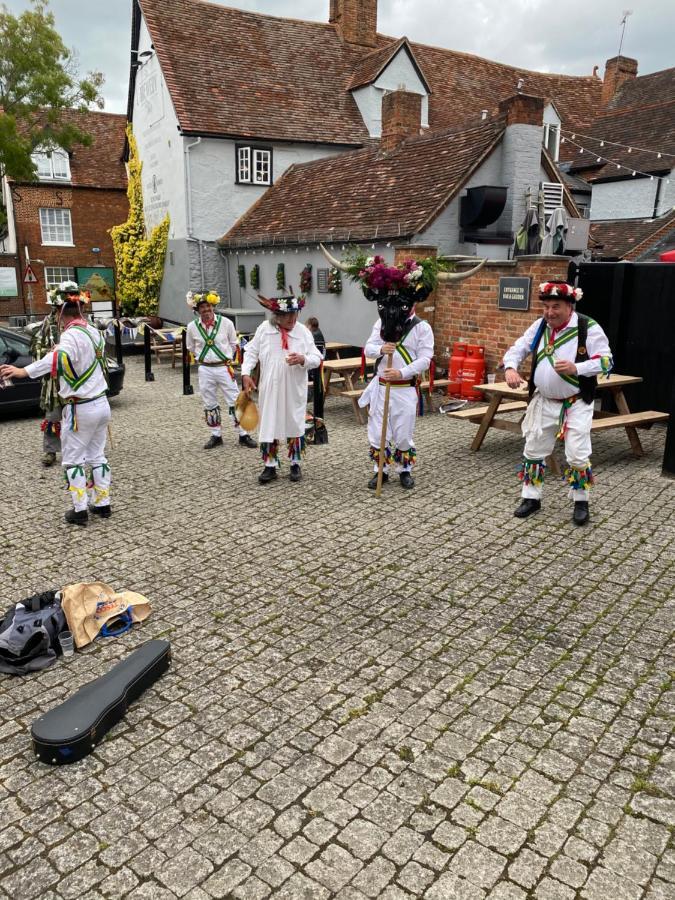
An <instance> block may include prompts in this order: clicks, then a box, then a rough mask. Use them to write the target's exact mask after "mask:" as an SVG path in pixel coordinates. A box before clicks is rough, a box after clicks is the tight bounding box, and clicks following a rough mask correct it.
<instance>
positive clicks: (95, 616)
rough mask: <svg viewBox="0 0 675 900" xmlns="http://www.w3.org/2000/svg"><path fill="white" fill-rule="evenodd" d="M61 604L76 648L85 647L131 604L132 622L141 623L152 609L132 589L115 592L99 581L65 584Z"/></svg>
mask: <svg viewBox="0 0 675 900" xmlns="http://www.w3.org/2000/svg"><path fill="white" fill-rule="evenodd" d="M61 593H62V599H61V606H62V608H63V611H64V613H65V614H66V619H67V621H68V628H69V629H70V631H71V632H72V634H73V639H74V641H75V646H76V647H78V648H79V647H86V645H87V644H90V643H91V642H92V641H93V640H94V638H95V637H96V636H97V635H98V633H99V632H100V630H101V629H102V628H103V626H104V625H105V624H107V623H108V624H109V625H113V623H114V620H115V619H116V618H118V617H119V616H121V615H122V613H123V612H125V611H126V610H127V609H128V608H129V607H131V618H132V621H134V622H143V621H145V619H147V618H148V616H149V615H150V613H151V611H152V607H151V605H150V601H149V600H148V599H147V598H146V597H144V596H143V595H142V594H136V593H135V592H134V591H120V592H119V593H118V592H116V591H115V589H114V588H112V587H110V585H109V584H105V583H104V582H102V581H93V582H78V583H77V584H68V585H66V586H65V587H64V588H63V590H62V592H61Z"/></svg>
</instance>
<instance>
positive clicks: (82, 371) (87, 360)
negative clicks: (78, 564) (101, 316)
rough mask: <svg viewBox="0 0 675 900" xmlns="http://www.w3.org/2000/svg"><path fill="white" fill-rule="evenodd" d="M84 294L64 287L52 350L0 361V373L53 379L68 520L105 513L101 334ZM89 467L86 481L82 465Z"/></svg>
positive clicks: (105, 417) (80, 521) (107, 495)
mask: <svg viewBox="0 0 675 900" xmlns="http://www.w3.org/2000/svg"><path fill="white" fill-rule="evenodd" d="M88 302H89V300H88V297H86V295H84V294H79V296H78V297H77V298H75V294H74V292H67V294H66V299H65V302H64V303H63V304H62V305H61V308H60V312H59V322H58V325H59V329H60V331H61V337H60V339H59V343H58V344H57V346H56V347H54V349H53V350H51V351H50V352H49V353H47V354H46V355H45V356H43V357H42V359H40V360H37V361H36V362H33V363H30V365H28V366H26V368H25V369H22V368H17V367H16V366H0V376H3V377H8V378H41V377H42V376H44V375H48V374H50V375H51V377H52V378H54V379H56V380H57V381H58V393H59V398H60V401H61V403H62V404H63V414H62V417H61V454H62V460H61V464H62V466H63V474H64V478H65V481H66V485H67V490H68V492H69V493H70V496H71V498H72V504H73V508H72V509H71V510H69V511H68V512H67V513H66V515H65V520H66V522H68V524H70V525H86V524H87V522H88V521H89V515H88V512H87V505H88V501H89V502H90V504H91V506H90V508H91V511H92V513H94V514H95V515H97V516H100V517H101V518H105V519H107V518H109V517H110V515H111V512H112V510H111V507H110V466H109V465H108V460H107V458H106V455H105V441H106V430H107V426H108V423H109V421H110V405H109V404H108V398H107V396H106V395H107V393H108V380H107V369H106V361H105V360H106V357H105V340H104V338H103V336H102V335H101V334H100V332H98V331H97V329H96V328H94V326H93V325H89V324H88V323H87V321H86V319H85V315H84V312H83V307H84V305H85V304H86V303H88ZM88 467H90V468H91V476H92V477H91V481H90V482H87V479H86V475H85V473H86V470H87V468H88Z"/></svg>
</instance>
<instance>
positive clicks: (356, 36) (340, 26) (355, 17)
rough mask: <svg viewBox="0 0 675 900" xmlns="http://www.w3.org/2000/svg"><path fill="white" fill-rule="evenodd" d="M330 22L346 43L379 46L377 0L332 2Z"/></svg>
mask: <svg viewBox="0 0 675 900" xmlns="http://www.w3.org/2000/svg"><path fill="white" fill-rule="evenodd" d="M328 21H329V22H330V24H331V25H335V26H336V27H337V30H338V33H339V35H340V37H341V38H342V40H343V41H345V43H347V44H356V45H357V46H359V47H375V46H377V0H330V15H329V19H328Z"/></svg>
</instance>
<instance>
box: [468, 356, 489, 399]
mask: <svg viewBox="0 0 675 900" xmlns="http://www.w3.org/2000/svg"><path fill="white" fill-rule="evenodd" d="M484 382H485V347H481V346H479V345H477V344H469V345H468V346H467V348H466V359H465V360H464V366H463V368H462V397H464V398H466V399H467V400H482V399H483V395H482V393H481V392H480V391H476V390H474V385H476V384H484Z"/></svg>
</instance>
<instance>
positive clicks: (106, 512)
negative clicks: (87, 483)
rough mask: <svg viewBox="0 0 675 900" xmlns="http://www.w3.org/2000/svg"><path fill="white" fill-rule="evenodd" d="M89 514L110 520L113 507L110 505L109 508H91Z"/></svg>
mask: <svg viewBox="0 0 675 900" xmlns="http://www.w3.org/2000/svg"><path fill="white" fill-rule="evenodd" d="M89 512H90V513H92V514H93V515H95V516H100V517H101V518H102V519H109V518H110V516H112V507H111V506H110V504H108V506H90V507H89Z"/></svg>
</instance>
